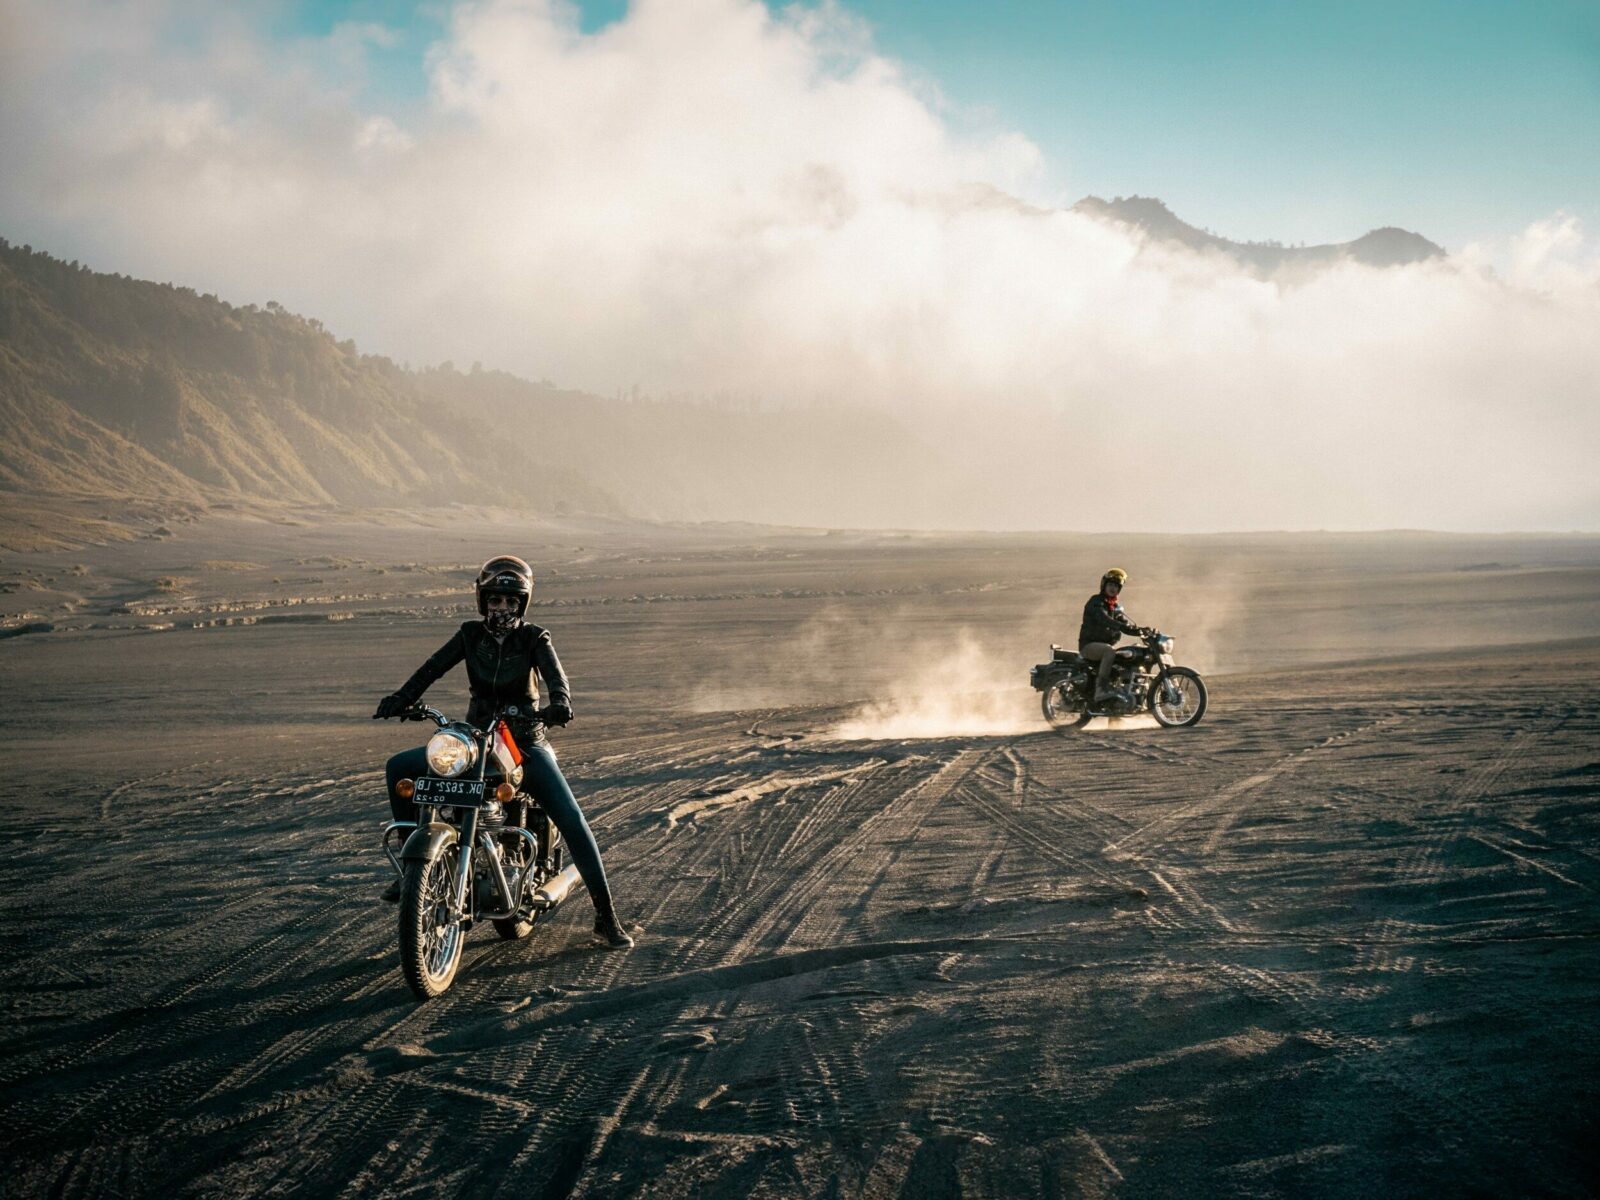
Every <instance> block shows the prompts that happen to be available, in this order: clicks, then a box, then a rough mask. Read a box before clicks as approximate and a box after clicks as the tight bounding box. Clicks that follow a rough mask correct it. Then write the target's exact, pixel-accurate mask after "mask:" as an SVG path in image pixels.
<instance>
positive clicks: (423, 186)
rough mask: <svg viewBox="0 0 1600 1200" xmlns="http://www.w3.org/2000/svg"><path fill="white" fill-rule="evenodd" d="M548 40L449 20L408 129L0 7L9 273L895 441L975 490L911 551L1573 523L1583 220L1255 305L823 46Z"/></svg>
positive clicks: (816, 19) (242, 61) (865, 33)
mask: <svg viewBox="0 0 1600 1200" xmlns="http://www.w3.org/2000/svg"><path fill="white" fill-rule="evenodd" d="M575 22H576V19H575V17H574V16H573V14H572V13H571V12H570V11H569V10H568V9H567V8H566V7H565V6H564V5H561V4H558V3H552V2H540V0H523V2H512V0H501V2H485V3H474V4H466V3H462V4H458V5H456V6H454V7H453V8H452V9H451V14H450V17H449V20H448V23H447V25H446V30H445V33H444V36H443V38H442V40H441V41H440V42H439V44H438V45H437V46H435V47H434V49H433V51H432V54H431V57H430V63H431V67H430V72H431V74H430V80H431V86H430V90H429V92H428V94H427V96H426V97H425V98H423V99H421V100H419V101H417V102H414V103H413V102H403V103H402V102H396V103H395V104H393V105H391V106H390V107H389V109H388V110H386V111H381V112H380V111H373V110H372V109H371V108H370V107H368V105H367V103H366V102H364V101H363V102H358V101H357V99H356V97H357V96H360V95H364V94H365V93H364V92H363V90H362V88H361V87H360V83H361V81H362V79H363V77H364V72H366V71H367V70H368V69H369V58H370V55H371V53H372V52H373V51H374V50H376V49H381V48H382V47H383V45H384V43H385V42H386V40H388V39H389V38H390V37H391V36H392V35H391V34H390V33H388V32H387V31H385V30H384V29H383V28H382V27H381V26H377V25H370V26H360V25H344V26H340V27H338V28H337V29H335V30H334V32H333V33H332V34H331V35H330V36H328V37H326V38H318V39H306V40H304V41H302V42H299V43H295V44H294V45H292V46H288V47H285V46H284V45H283V44H282V43H281V42H271V41H269V40H268V39H267V38H266V37H265V36H264V35H262V34H261V33H260V32H259V31H258V30H256V29H255V28H253V27H252V26H250V25H249V24H248V23H246V21H245V19H244V18H242V17H239V16H237V15H234V14H233V13H232V12H231V11H229V8H228V6H211V5H201V4H198V3H194V4H188V3H182V2H177V0H174V2H173V3H167V4H161V5H147V6H142V5H124V6H116V7H109V8H108V7H105V6H102V5H99V4H86V3H74V2H71V0H68V2H65V3H56V2H51V3H43V2H39V0H0V158H3V160H4V162H5V163H6V168H5V170H4V172H3V173H0V235H4V236H7V237H9V238H11V239H12V240H14V241H19V242H20V241H25V240H29V239H32V240H34V241H36V242H38V243H39V244H40V245H41V246H42V247H43V248H45V249H49V250H51V251H53V252H55V253H58V254H65V255H67V256H69V257H72V256H80V257H83V258H85V259H86V260H87V261H89V262H90V263H91V264H92V265H93V266H95V267H97V268H100V269H105V270H122V271H129V272H132V273H135V274H139V275H144V276H150V277H154V278H159V279H172V280H174V281H176V282H179V283H184V284H189V285H192V286H194V287H197V288H200V289H202V290H207V291H216V292H218V293H220V294H222V295H223V296H224V297H225V298H227V299H230V300H234V301H237V302H245V301H256V302H264V301H266V300H268V299H273V300H278V301H281V302H283V303H284V304H286V305H288V306H289V307H291V308H293V309H296V310H298V311H301V312H304V313H306V314H307V315H311V316H315V317H318V318H320V319H321V320H322V321H324V322H325V323H326V324H327V325H328V326H329V328H330V329H332V330H334V331H335V332H337V334H338V335H339V336H341V337H344V336H353V337H355V338H356V339H357V340H358V341H359V342H360V343H361V346H362V348H363V349H367V350H374V351H379V352H383V353H386V354H390V355H392V356H394V357H396V358H398V359H403V360H408V361H410V362H413V363H424V362H437V361H440V360H445V359H452V360H455V361H456V362H457V363H461V364H466V363H470V362H472V361H474V360H480V361H481V362H482V363H483V364H484V365H485V366H487V367H495V368H503V369H507V370H510V371H514V372H517V373H519V374H522V375H525V376H527V377H529V378H532V379H549V380H552V381H554V382H555V383H557V384H559V385H561V386H563V387H570V388H579V389H587V390H590V391H594V392H598V393H601V394H605V395H610V394H614V393H615V392H617V391H619V390H624V391H628V392H631V391H632V389H634V388H639V389H641V390H642V391H643V392H644V393H646V394H652V395H659V396H671V395H678V396H693V397H732V398H736V399H740V400H751V401H757V402H760V403H762V404H767V405H808V404H813V403H821V404H826V405H830V406H851V407H853V406H867V407H871V408H875V409H882V410H886V411H887V412H888V413H890V414H892V415H894V416H895V417H897V418H898V419H899V420H900V421H902V422H904V423H905V424H906V425H907V426H908V427H910V428H913V429H915V430H916V432H917V434H918V436H919V437H920V438H921V439H922V440H923V441H925V442H926V443H927V444H929V445H931V446H934V447H937V448H938V449H939V450H940V451H941V452H942V453H944V454H945V455H947V456H948V457H949V459H950V461H951V462H952V463H954V464H957V465H959V467H960V473H959V476H956V475H953V476H952V481H953V484H954V485H955V486H957V487H959V488H960V489H961V492H962V493H963V494H960V495H957V496H956V497H955V498H954V503H951V504H946V505H942V506H941V507H940V510H939V511H938V512H937V513H934V512H932V511H931V510H930V513H929V517H928V521H929V523H937V524H946V525H948V524H968V525H974V526H982V525H987V526H1006V527H1026V526H1032V527H1049V528H1069V529H1105V528H1117V529H1126V528H1143V529H1157V530H1159V529H1173V530H1189V529H1207V528H1307V527H1337V528H1374V527H1395V526H1425V527H1434V528H1456V529H1461V528H1477V529H1486V530H1493V529H1508V528H1522V529H1552V528H1553V529H1565V528H1575V527H1583V528H1590V529H1593V528H1595V527H1597V526H1600V483H1597V482H1596V480H1597V478H1600V472H1596V470H1595V466H1594V461H1593V454H1594V447H1595V446H1597V445H1600V404H1597V400H1600V337H1597V336H1596V330H1600V253H1597V249H1596V246H1595V244H1594V243H1593V242H1592V241H1591V240H1587V239H1586V237H1585V234H1584V232H1583V231H1582V229H1581V228H1579V226H1578V223H1577V222H1576V221H1575V220H1574V219H1572V218H1570V217H1567V216H1564V215H1563V214H1559V213H1554V214H1551V215H1550V217H1549V218H1548V219H1547V220H1544V221H1541V222H1539V223H1537V224H1536V225H1534V226H1532V227H1531V228H1529V229H1526V230H1523V231H1520V232H1518V231H1508V234H1507V237H1506V238H1505V241H1504V244H1503V245H1500V246H1497V247H1455V248H1452V249H1453V250H1454V251H1455V253H1454V254H1453V255H1452V256H1451V257H1449V258H1437V257H1435V258H1427V259H1424V260H1422V261H1418V262H1414V263H1410V264H1409V265H1401V266H1389V267H1374V266H1368V265H1364V264H1362V263H1360V262H1357V261H1352V260H1349V259H1346V258H1337V257H1335V258H1332V259H1330V260H1329V261H1328V262H1326V263H1322V264H1318V265H1317V266H1316V268H1315V269H1306V270H1303V271H1299V272H1297V273H1293V274H1290V275H1277V274H1273V273H1271V272H1267V273H1263V271H1261V270H1260V269H1259V266H1256V267H1252V266H1251V264H1249V263H1246V262H1242V261H1240V260H1239V259H1237V258H1235V257H1231V256H1230V255H1228V254H1226V253H1221V252H1214V251H1211V250H1208V249H1206V248H1205V247H1203V246H1202V247H1200V248H1196V247H1193V246H1187V245H1183V244H1179V243H1176V242H1169V241H1165V240H1161V239H1157V238H1154V237H1151V236H1150V235H1149V234H1147V233H1145V232H1142V231H1140V230H1138V229H1135V228H1131V227H1128V226H1125V225H1122V224H1119V223H1117V222H1115V221H1109V220H1105V219H1101V218H1098V217H1097V216H1096V215H1094V214H1091V213H1089V212H1084V211H1071V210H1070V209H1069V208H1068V207H1067V206H1068V205H1069V204H1070V203H1071V201H1072V200H1073V199H1075V198H1076V197H1075V196H1067V197H1047V196H1041V195H1038V194H1037V189H1038V187H1039V186H1040V183H1039V181H1040V180H1041V179H1042V178H1043V174H1042V171H1041V165H1042V164H1041V160H1040V154H1039V152H1038V151H1037V149H1036V148H1035V146H1034V145H1033V143H1032V142H1030V141H1029V139H1028V138H1027V137H1026V136H1024V135H1023V134H1022V133H1019V132H1016V131H1011V130H1006V129H997V128H989V129H984V128H981V127H979V128H978V129H976V130H974V127H973V122H972V121H970V120H967V119H965V118H962V119H954V118H952V117H951V115H950V114H948V113H947V112H946V111H945V110H944V109H943V107H942V106H941V104H940V102H939V101H938V98H937V97H935V96H932V95H930V94H929V93H928V90H927V88H926V86H925V85H922V84H913V82H911V81H910V80H909V79H908V76H907V73H906V72H905V71H903V70H902V69H901V68H900V67H898V66H897V64H895V63H894V62H891V61H888V60H886V59H885V58H884V57H882V56H881V55H879V54H877V53H876V52H875V50H874V48H873V45H872V41H871V36H870V31H869V30H868V29H867V28H866V27H865V26H864V25H862V24H861V23H860V22H858V21H856V20H855V19H853V18H852V17H851V16H850V14H849V12H848V10H847V9H846V8H843V7H839V6H835V5H827V6H824V7H821V8H806V7H799V8H794V9H786V10H784V12H783V13H782V14H781V15H778V16H774V15H772V14H771V13H770V12H769V11H768V9H767V8H766V7H765V6H763V5H761V4H759V3H754V2H747V0H640V2H638V3H635V4H633V5H632V6H631V8H630V11H629V14H628V15H627V16H626V17H625V18H624V19H622V20H619V21H617V22H616V23H614V24H612V25H610V26H607V27H606V28H605V29H603V30H602V31H600V32H599V33H596V34H592V35H586V34H582V33H580V32H579V31H578V29H577V26H576V23H575ZM1067 169H1068V171H1069V173H1070V164H1067ZM1148 190H1150V191H1152V192H1156V193H1158V194H1159V191H1160V181H1159V180H1152V181H1151V184H1150V187H1149V189H1148ZM1577 199H1579V198H1575V200H1577ZM1582 199H1585V200H1588V199H1590V198H1588V197H1585V198H1582ZM1180 215H1181V214H1180ZM1219 232H1221V233H1224V234H1226V233H1227V232H1228V231H1225V230H1224V231H1219ZM1364 232H1366V231H1364V230H1338V231H1329V236H1328V239H1327V240H1328V241H1329V242H1342V241H1349V240H1353V239H1355V238H1356V237H1358V236H1359V235H1360V234H1362V233H1364ZM1418 232H1420V233H1421V234H1424V235H1426V234H1427V232H1428V231H1427V230H1426V229H1422V230H1420V231H1418ZM1491 257H1493V258H1495V259H1496V260H1497V261H1501V262H1505V263H1509V264H1510V266H1509V267H1508V268H1507V269H1505V270H1503V271H1501V272H1499V273H1498V274H1496V273H1494V272H1491V271H1490V270H1489V269H1488V267H1487V265H1486V264H1487V263H1488V262H1489V261H1490V259H1491ZM1118 447H1121V448H1120V449H1119V448H1118ZM926 482H927V481H926V480H923V481H922V483H923V484H926ZM815 483H816V487H817V488H819V489H827V488H829V486H830V483H829V480H828V479H827V478H826V476H825V475H819V477H818V478H817V479H816V481H815ZM884 486H885V488H894V487H896V486H897V482H896V481H895V480H892V479H886V480H885V481H884ZM968 496H969V498H970V503H968V502H967V498H968ZM727 515H730V516H731V515H737V514H734V513H729V514H727Z"/></svg>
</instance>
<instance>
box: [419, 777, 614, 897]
mask: <svg viewBox="0 0 1600 1200" xmlns="http://www.w3.org/2000/svg"><path fill="white" fill-rule="evenodd" d="M388 773H389V807H390V808H391V809H392V810H393V811H394V819H395V820H396V821H415V820H416V819H417V806H416V805H415V804H413V803H411V801H409V800H402V799H400V797H399V796H397V795H395V794H394V785H395V784H396V783H398V782H399V781H400V780H402V779H415V778H416V777H417V776H418V775H426V774H427V773H428V755H427V748H426V747H424V746H418V747H417V748H416V749H415V750H403V751H401V752H400V753H399V754H396V755H395V756H394V757H393V758H391V759H390V760H389V772H388ZM522 790H523V791H525V792H527V793H528V794H529V795H530V796H532V797H533V798H534V799H535V800H537V801H538V802H539V807H540V808H542V809H544V811H545V813H546V814H547V815H548V816H549V818H550V819H551V820H552V821H553V822H555V827H556V828H557V829H559V830H560V831H561V838H562V840H563V841H565V842H566V843H567V853H568V854H570V855H572V861H573V864H574V865H575V866H576V867H577V868H578V874H579V875H581V876H583V882H584V886H586V887H587V888H588V889H589V899H591V900H593V901H594V907H595V911H596V912H603V911H605V910H606V909H608V908H610V906H611V889H610V887H609V886H608V885H607V884H606V869H605V867H604V866H603V865H602V864H601V862H600V847H599V846H597V845H596V844H595V840H594V834H593V833H591V832H590V831H589V822H587V821H585V820H584V819H583V810H582V809H580V808H579V807H578V801H577V800H576V799H575V798H574V797H573V795H572V789H571V788H570V787H568V786H567V780H566V777H565V776H564V775H562V774H561V768H560V767H558V766H556V756H555V755H554V754H552V753H551V752H550V748H549V747H548V746H532V747H529V748H528V749H527V750H526V752H525V756H524V757H523V760H522Z"/></svg>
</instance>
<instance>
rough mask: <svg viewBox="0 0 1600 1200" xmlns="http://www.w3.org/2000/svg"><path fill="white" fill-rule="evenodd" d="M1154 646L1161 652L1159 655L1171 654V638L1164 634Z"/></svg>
mask: <svg viewBox="0 0 1600 1200" xmlns="http://www.w3.org/2000/svg"><path fill="white" fill-rule="evenodd" d="M1156 646H1157V647H1158V648H1159V649H1160V650H1161V653H1163V654H1171V653H1172V646H1173V641H1172V639H1171V638H1169V637H1167V636H1166V634H1162V635H1161V636H1160V637H1158V638H1157V639H1156Z"/></svg>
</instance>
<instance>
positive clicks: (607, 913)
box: [594, 896, 633, 950]
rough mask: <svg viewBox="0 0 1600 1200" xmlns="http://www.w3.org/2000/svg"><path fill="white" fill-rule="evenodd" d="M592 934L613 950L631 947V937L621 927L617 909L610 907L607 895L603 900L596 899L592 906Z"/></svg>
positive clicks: (609, 899)
mask: <svg viewBox="0 0 1600 1200" xmlns="http://www.w3.org/2000/svg"><path fill="white" fill-rule="evenodd" d="M594 935H595V937H597V938H600V939H601V940H602V941H604V942H605V943H606V945H608V946H610V947H611V948H612V949H613V950H630V949H632V948H633V938H632V937H631V936H630V935H629V933H628V931H627V930H626V929H625V928H623V925H622V921H621V919H620V918H618V916H617V910H616V909H615V908H614V907H612V904H611V898H610V897H609V896H607V897H606V898H605V899H604V900H600V901H597V902H596V904H595V906H594Z"/></svg>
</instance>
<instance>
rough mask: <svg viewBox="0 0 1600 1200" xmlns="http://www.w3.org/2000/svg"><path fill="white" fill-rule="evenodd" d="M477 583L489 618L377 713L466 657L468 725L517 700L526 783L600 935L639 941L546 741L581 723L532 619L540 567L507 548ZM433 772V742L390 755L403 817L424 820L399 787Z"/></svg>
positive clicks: (514, 723)
mask: <svg viewBox="0 0 1600 1200" xmlns="http://www.w3.org/2000/svg"><path fill="white" fill-rule="evenodd" d="M476 590H477V595H478V612H479V614H480V615H481V616H482V617H483V620H481V621H467V622H465V623H464V624H463V625H462V626H461V628H460V629H458V630H457V631H456V632H455V634H454V636H452V637H451V638H450V640H449V641H448V642H446V643H445V644H444V645H443V646H440V647H439V649H438V650H436V651H435V652H434V653H433V654H432V655H430V656H429V658H428V660H427V661H426V662H424V663H423V664H422V665H421V666H420V667H418V668H417V670H416V672H415V673H414V674H413V675H412V676H411V678H410V679H408V680H406V681H405V683H404V684H402V685H401V686H400V689H399V690H398V691H396V692H394V693H392V694H390V695H388V696H385V697H384V698H383V699H382V700H381V701H380V702H379V704H378V711H377V712H375V713H373V714H372V715H373V719H374V720H378V719H387V718H389V717H396V716H399V715H400V714H401V713H403V712H404V711H405V710H406V709H408V708H410V707H411V706H412V705H414V704H416V703H417V701H418V700H420V699H421V698H422V693H423V692H425V691H427V690H428V687H429V686H430V685H431V684H433V683H434V682H435V681H436V680H437V679H439V677H440V676H442V675H443V674H444V673H445V672H446V671H448V670H450V668H452V667H454V666H455V665H456V664H457V663H459V662H464V663H466V667H467V683H468V685H469V687H470V688H471V691H472V699H471V702H470V703H469V704H468V706H467V720H468V722H470V723H471V724H473V725H476V726H478V727H479V728H482V727H483V726H485V725H487V724H488V723H489V721H490V720H491V719H492V718H493V717H494V715H495V713H497V712H500V711H502V710H504V709H506V708H507V707H508V706H514V707H515V709H516V710H517V713H518V714H520V715H517V716H513V717H510V718H508V719H507V724H508V725H509V726H510V727H511V731H512V736H513V737H514V738H515V739H516V743H517V748H518V749H519V750H521V751H522V754H523V760H522V769H523V781H522V783H523V788H524V790H525V791H527V792H528V793H529V794H530V795H532V796H533V798H534V799H535V800H537V801H538V802H539V807H540V808H541V809H543V810H544V812H545V813H546V814H547V815H548V816H549V817H550V819H551V821H553V822H554V823H555V826H556V828H557V829H559V830H560V831H561V836H562V838H563V839H564V840H565V841H566V843H567V849H568V851H569V852H570V853H571V855H572V861H573V863H574V864H575V865H576V866H577V868H578V873H579V874H580V875H582V877H583V882H584V884H585V885H586V886H587V887H588V889H589V898H590V899H591V900H593V901H594V914H595V915H594V931H595V934H596V936H598V937H600V938H602V939H603V940H605V941H606V942H607V943H608V944H609V945H611V946H614V947H618V948H625V947H628V946H632V945H633V938H631V937H630V936H629V935H628V933H627V931H626V930H625V929H624V928H623V925H622V922H621V921H620V920H618V918H617V913H616V909H615V907H614V906H613V905H612V901H611V889H610V887H609V885H608V884H607V882H606V872H605V866H604V865H603V864H602V863H601V861H600V847H599V846H598V845H596V844H595V840H594V834H593V833H592V832H591V831H590V829H589V823H588V822H587V821H585V820H584V817H583V811H582V810H581V809H580V808H579V807H578V802H577V800H576V799H575V798H574V797H573V795H572V789H571V788H570V787H569V786H568V785H567V781H566V778H565V777H564V776H563V775H562V774H561V768H560V767H559V766H557V765H556V757H555V754H554V753H553V752H552V751H551V749H550V746H549V743H548V742H547V741H546V740H545V736H544V727H545V725H547V724H548V725H565V724H566V723H567V722H568V721H570V720H572V700H571V690H570V689H569V687H568V685H567V676H566V672H565V671H563V670H562V669H561V660H560V659H559V658H557V657H556V651H555V646H554V645H553V644H552V643H551V641H550V632H549V631H548V630H546V629H541V628H540V627H539V626H537V625H532V624H529V623H527V622H525V621H524V620H523V616H524V615H525V614H526V613H527V611H528V600H529V599H530V597H531V596H532V595H533V568H531V567H530V566H528V564H527V563H525V562H524V561H523V560H522V559H520V558H518V557H516V556H515V555H512V554H503V555H498V556H496V557H494V558H491V559H490V560H489V561H488V562H486V563H484V564H483V568H482V569H481V570H480V571H479V572H478V578H477V584H476ZM536 671H537V672H538V675H539V678H540V679H542V680H543V681H544V686H545V693H546V695H547V696H548V697H549V700H550V703H549V704H548V705H547V706H546V707H545V708H544V709H543V710H540V709H539V707H538V703H539V702H538V699H537V692H536V691H535V688H534V683H533V674H534V672H536ZM426 771H427V751H426V747H418V748H417V749H415V750H406V751H402V752H401V753H399V754H396V755H395V756H394V757H393V758H391V759H390V760H389V764H388V772H387V773H388V781H389V807H390V808H391V809H393V811H394V817H395V820H397V821H411V820H415V819H416V816H415V805H413V804H412V802H411V801H410V800H402V799H401V798H400V796H399V795H398V794H397V793H396V791H395V785H396V784H397V783H398V782H399V781H400V780H402V779H415V778H416V777H417V776H418V775H421V774H425V773H426ZM383 898H384V899H385V900H389V901H391V902H393V901H396V900H398V899H399V898H400V888H399V881H398V880H396V881H395V884H394V885H393V886H392V887H391V888H390V889H389V891H388V892H385V893H384V897H383Z"/></svg>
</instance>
